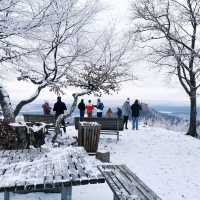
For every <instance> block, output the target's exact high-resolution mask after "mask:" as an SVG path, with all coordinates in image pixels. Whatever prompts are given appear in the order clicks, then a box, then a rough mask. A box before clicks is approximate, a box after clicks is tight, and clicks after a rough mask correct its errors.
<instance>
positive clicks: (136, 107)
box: [131, 99, 142, 130]
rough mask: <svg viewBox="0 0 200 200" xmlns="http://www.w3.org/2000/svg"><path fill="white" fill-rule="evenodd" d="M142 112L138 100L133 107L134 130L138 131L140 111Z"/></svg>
mask: <svg viewBox="0 0 200 200" xmlns="http://www.w3.org/2000/svg"><path fill="white" fill-rule="evenodd" d="M141 110H142V107H141V105H140V104H139V102H138V100H137V99H136V100H135V102H134V104H132V106H131V111H132V129H133V130H134V129H136V130H138V124H139V116H140V111H141Z"/></svg>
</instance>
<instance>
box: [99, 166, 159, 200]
mask: <svg viewBox="0 0 200 200" xmlns="http://www.w3.org/2000/svg"><path fill="white" fill-rule="evenodd" d="M98 168H99V170H100V171H101V173H102V175H103V176H104V177H105V179H106V182H107V183H108V185H109V186H110V188H111V190H112V192H113V194H114V200H126V199H128V200H161V198H160V197H159V196H158V195H156V194H155V193H154V192H153V191H152V190H151V189H150V188H149V187H148V186H147V185H145V183H144V182H143V181H142V180H141V179H139V178H138V177H137V176H136V175H135V174H134V173H133V172H132V171H131V170H130V169H129V168H128V167H127V166H126V165H102V166H99V167H98Z"/></svg>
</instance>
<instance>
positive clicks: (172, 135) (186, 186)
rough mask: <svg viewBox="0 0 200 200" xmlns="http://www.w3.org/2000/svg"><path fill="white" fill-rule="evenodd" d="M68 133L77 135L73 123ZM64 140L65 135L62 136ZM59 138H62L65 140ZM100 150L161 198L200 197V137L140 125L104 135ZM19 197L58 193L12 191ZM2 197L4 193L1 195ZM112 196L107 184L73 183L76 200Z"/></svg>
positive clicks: (48, 199)
mask: <svg viewBox="0 0 200 200" xmlns="http://www.w3.org/2000/svg"><path fill="white" fill-rule="evenodd" d="M67 133H68V135H70V136H72V135H77V133H76V131H75V130H74V127H72V126H70V127H68V129H67ZM62 138H63V140H65V138H66V136H63V137H62ZM62 138H60V140H62ZM99 150H101V151H110V153H111V162H113V163H116V164H126V165H127V166H128V167H129V168H130V169H131V170H132V171H133V172H134V173H135V174H137V176H139V177H140V178H141V179H142V180H143V181H144V182H145V183H146V184H147V185H148V186H149V187H150V188H151V189H152V190H154V192H156V193H157V194H158V195H159V196H160V197H161V199H162V200H199V199H200V197H199V191H200V140H196V139H193V138H192V137H189V136H185V135H183V134H182V133H176V132H173V131H169V130H166V129H162V128H153V127H141V129H140V130H138V131H133V130H131V129H128V130H125V131H123V132H121V136H120V141H119V142H116V136H108V135H105V136H101V138H100V145H99ZM11 198H12V199H16V200H25V199H26V200H29V199H30V200H57V199H60V195H59V194H43V193H38V194H26V195H21V194H20V195H19V194H12V196H11ZM0 199H2V200H3V195H2V196H0ZM94 199H95V200H102V199H103V200H109V199H112V192H111V191H110V189H109V186H107V185H106V184H95V185H85V186H76V187H73V200H94Z"/></svg>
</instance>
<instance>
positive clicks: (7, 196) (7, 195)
mask: <svg viewBox="0 0 200 200" xmlns="http://www.w3.org/2000/svg"><path fill="white" fill-rule="evenodd" d="M4 200H10V193H9V192H7V191H5V192H4Z"/></svg>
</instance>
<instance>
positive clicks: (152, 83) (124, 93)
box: [4, 0, 188, 104]
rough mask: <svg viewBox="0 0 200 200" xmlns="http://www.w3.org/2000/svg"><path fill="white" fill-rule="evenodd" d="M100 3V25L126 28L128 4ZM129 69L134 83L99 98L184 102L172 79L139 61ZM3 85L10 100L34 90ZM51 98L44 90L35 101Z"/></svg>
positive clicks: (68, 96)
mask: <svg viewBox="0 0 200 200" xmlns="http://www.w3.org/2000/svg"><path fill="white" fill-rule="evenodd" d="M102 2H103V4H104V6H105V7H107V10H106V12H104V14H103V16H102V21H105V22H107V20H108V19H109V20H111V19H113V20H114V19H117V20H116V22H117V24H118V25H119V26H120V27H121V26H126V25H128V16H129V8H128V7H129V6H128V5H129V0H102ZM133 56H134V55H133ZM133 69H134V74H135V75H136V76H137V77H138V80H137V81H131V82H128V83H124V84H123V86H122V88H121V91H120V92H119V93H118V94H113V95H111V96H103V97H102V98H103V99H104V100H109V101H112V100H118V99H119V100H121V101H124V100H125V99H126V98H127V97H130V98H131V99H132V100H134V99H135V98H138V99H139V100H141V101H143V102H147V103H151V104H177V103H179V104H185V103H187V102H188V98H187V96H186V95H185V92H184V91H183V89H182V88H181V87H180V86H179V83H178V82H177V81H176V80H175V79H174V80H169V79H168V78H166V76H165V75H163V74H161V73H159V72H158V70H150V69H149V64H148V63H147V64H145V62H142V61H140V63H134V64H133ZM4 84H5V85H6V86H7V89H8V91H9V92H10V94H12V95H11V99H12V100H19V99H21V98H24V97H28V96H29V95H31V94H32V93H33V92H34V87H32V86H30V85H28V84H25V83H19V82H17V81H14V80H13V81H9V82H5V83H4ZM55 98H56V96H55V95H54V94H52V93H49V92H48V90H45V91H44V92H43V93H42V94H41V96H40V97H39V99H40V100H42V99H47V100H53V99H55ZM88 98H89V97H88ZM64 99H65V101H67V100H68V99H71V90H70V91H69V90H68V91H66V94H65V96H64Z"/></svg>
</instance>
